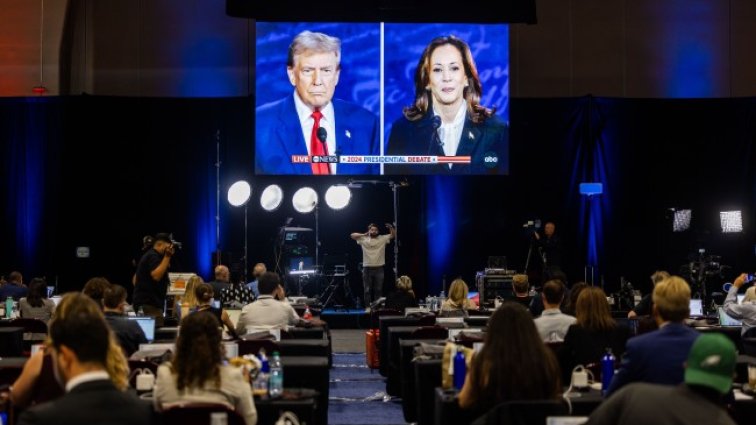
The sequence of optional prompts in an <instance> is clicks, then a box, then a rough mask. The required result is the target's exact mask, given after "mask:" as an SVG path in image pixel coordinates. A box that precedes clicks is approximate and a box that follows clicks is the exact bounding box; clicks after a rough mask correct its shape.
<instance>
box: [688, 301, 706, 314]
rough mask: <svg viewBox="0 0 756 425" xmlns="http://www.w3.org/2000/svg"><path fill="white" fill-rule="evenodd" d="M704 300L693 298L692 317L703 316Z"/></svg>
mask: <svg viewBox="0 0 756 425" xmlns="http://www.w3.org/2000/svg"><path fill="white" fill-rule="evenodd" d="M703 315H704V314H703V302H701V300H700V299H697V298H691V300H690V317H701V316H703Z"/></svg>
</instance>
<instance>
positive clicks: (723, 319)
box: [717, 307, 742, 328]
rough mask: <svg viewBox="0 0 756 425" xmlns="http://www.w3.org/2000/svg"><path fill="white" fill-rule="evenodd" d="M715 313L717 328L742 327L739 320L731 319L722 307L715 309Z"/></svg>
mask: <svg viewBox="0 0 756 425" xmlns="http://www.w3.org/2000/svg"><path fill="white" fill-rule="evenodd" d="M717 313H719V326H722V327H738V328H739V327H740V326H741V325H742V323H740V320H737V319H733V318H732V317H730V315H729V314H727V313H725V309H724V307H719V308H717Z"/></svg>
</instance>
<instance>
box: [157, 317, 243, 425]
mask: <svg viewBox="0 0 756 425" xmlns="http://www.w3.org/2000/svg"><path fill="white" fill-rule="evenodd" d="M153 392H154V399H153V400H154V402H155V407H156V408H157V409H158V410H163V409H169V408H171V407H173V406H180V405H182V404H190V403H219V404H222V405H224V406H226V407H228V408H230V409H233V410H235V411H236V412H237V413H238V414H239V415H240V416H241V417H243V418H244V423H245V425H255V424H256V423H257V409H256V408H255V402H254V400H253V398H252V388H251V387H250V385H249V375H248V374H246V373H245V372H244V371H243V370H242V369H240V368H237V367H234V366H230V365H224V364H223V346H222V345H221V331H220V328H219V327H218V321H217V320H216V319H215V318H214V317H212V315H210V314H204V313H195V314H190V315H188V316H187V317H186V318H184V320H183V321H182V322H181V329H180V330H179V336H178V338H177V339H176V353H175V354H174V355H173V359H171V361H170V362H165V363H163V364H161V365H160V366H159V367H158V370H157V379H156V381H155V389H154V391H153Z"/></svg>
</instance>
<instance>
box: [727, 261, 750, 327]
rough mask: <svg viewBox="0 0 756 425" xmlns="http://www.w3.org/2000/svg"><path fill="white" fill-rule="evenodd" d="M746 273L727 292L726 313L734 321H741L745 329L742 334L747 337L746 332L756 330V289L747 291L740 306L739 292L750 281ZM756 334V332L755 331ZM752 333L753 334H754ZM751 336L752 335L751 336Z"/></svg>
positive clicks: (736, 279)
mask: <svg viewBox="0 0 756 425" xmlns="http://www.w3.org/2000/svg"><path fill="white" fill-rule="evenodd" d="M748 278H749V276H748V274H746V273H741V274H740V276H738V277H737V278H735V280H734V281H733V282H732V286H731V287H730V290H729V291H728V292H727V298H725V301H724V305H723V307H724V309H725V313H727V314H728V315H729V316H730V317H732V318H733V319H737V320H740V321H741V323H742V325H743V328H742V331H741V333H742V334H743V336H745V334H746V332H748V331H750V330H751V329H754V328H756V289H754V288H756V287H754V286H751V287H750V288H748V290H746V293H745V297H743V302H742V304H738V291H739V290H740V288H741V287H742V286H743V285H744V284H745V283H746V282H749V281H750V280H749V279H748ZM753 332H756V331H753ZM753 332H751V333H753ZM749 335H750V334H749Z"/></svg>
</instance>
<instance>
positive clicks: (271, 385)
mask: <svg viewBox="0 0 756 425" xmlns="http://www.w3.org/2000/svg"><path fill="white" fill-rule="evenodd" d="M268 379H269V381H268V395H269V396H270V398H276V397H280V396H281V394H282V393H283V367H282V366H281V357H280V356H279V355H278V351H274V352H273V359H272V360H271V361H270V377H269V378H268Z"/></svg>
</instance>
